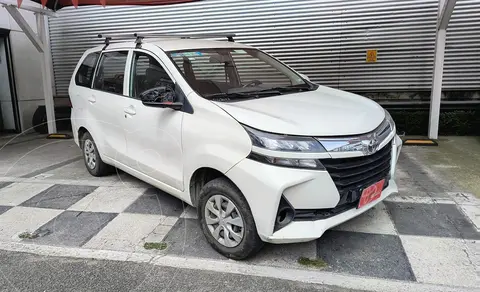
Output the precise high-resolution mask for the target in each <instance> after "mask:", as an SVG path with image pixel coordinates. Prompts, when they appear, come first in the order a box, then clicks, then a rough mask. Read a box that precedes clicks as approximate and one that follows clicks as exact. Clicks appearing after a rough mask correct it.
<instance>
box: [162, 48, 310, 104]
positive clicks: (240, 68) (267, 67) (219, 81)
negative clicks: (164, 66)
mask: <svg viewBox="0 0 480 292" xmlns="http://www.w3.org/2000/svg"><path fill="white" fill-rule="evenodd" d="M168 54H169V56H170V58H171V59H172V60H173V62H175V64H176V65H177V67H178V68H179V70H180V71H181V72H182V73H183V75H184V76H185V79H186V81H187V82H188V83H189V84H190V86H191V87H192V88H193V89H194V90H195V91H196V92H197V93H199V94H200V95H202V96H204V97H205V98H207V99H210V100H220V101H230V100H234V99H249V98H258V97H259V96H261V97H266V96H272V95H279V94H288V93H295V92H302V91H307V90H314V87H313V86H312V85H310V84H309V83H306V82H305V81H304V80H303V79H302V78H301V77H300V76H299V75H298V74H297V73H295V72H294V71H292V70H291V69H289V68H288V67H286V66H285V65H283V64H282V63H280V62H278V61H277V60H275V59H274V58H272V57H270V56H269V55H267V54H265V53H263V52H261V51H259V50H255V49H235V48H224V49H220V48H219V49H215V48H209V49H195V50H184V51H172V52H168Z"/></svg>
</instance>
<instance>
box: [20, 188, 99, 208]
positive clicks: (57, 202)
mask: <svg viewBox="0 0 480 292" xmlns="http://www.w3.org/2000/svg"><path fill="white" fill-rule="evenodd" d="M96 188H97V187H92V186H77V185H54V186H52V187H50V188H48V189H46V190H44V191H43V192H41V193H39V194H38V195H35V196H34V197H32V198H31V199H29V200H27V201H25V202H23V203H22V204H21V205H20V206H24V207H37V208H52V209H61V210H64V209H68V208H69V207H70V206H72V205H73V204H75V203H76V202H78V201H80V200H81V199H82V198H83V197H85V196H86V195H88V194H90V193H91V192H93V191H94V190H95V189H96Z"/></svg>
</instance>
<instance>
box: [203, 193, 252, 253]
mask: <svg viewBox="0 0 480 292" xmlns="http://www.w3.org/2000/svg"><path fill="white" fill-rule="evenodd" d="M205 222H206V224H207V227H208V229H209V230H210V233H211V234H212V236H213V238H215V240H217V241H218V242H219V243H220V244H222V245H224V246H226V247H236V246H237V245H239V244H240V242H242V240H243V236H244V221H243V218H242V216H241V214H240V212H239V210H238V208H237V206H235V204H234V203H233V202H232V201H231V200H230V199H228V198H227V197H225V196H222V195H213V196H211V197H210V198H209V199H208V201H207V203H206V205H205Z"/></svg>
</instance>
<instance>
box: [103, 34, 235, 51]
mask: <svg viewBox="0 0 480 292" xmlns="http://www.w3.org/2000/svg"><path fill="white" fill-rule="evenodd" d="M234 36H235V34H234V33H225V34H222V33H219V34H169V33H146V34H142V33H134V34H133V35H132V34H125V33H124V34H115V35H105V34H98V35H97V37H98V38H105V46H104V47H103V50H105V49H106V48H107V47H108V45H109V44H110V41H111V40H113V39H114V37H115V39H130V38H132V37H133V38H135V43H136V44H137V47H140V46H141V45H142V41H143V39H144V38H181V39H203V38H227V41H229V42H234V41H235V40H234V39H233V37H234Z"/></svg>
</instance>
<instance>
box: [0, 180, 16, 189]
mask: <svg viewBox="0 0 480 292" xmlns="http://www.w3.org/2000/svg"><path fill="white" fill-rule="evenodd" d="M11 184H13V183H12V182H9V181H2V182H0V189H1V188H4V187H6V186H8V185H11Z"/></svg>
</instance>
